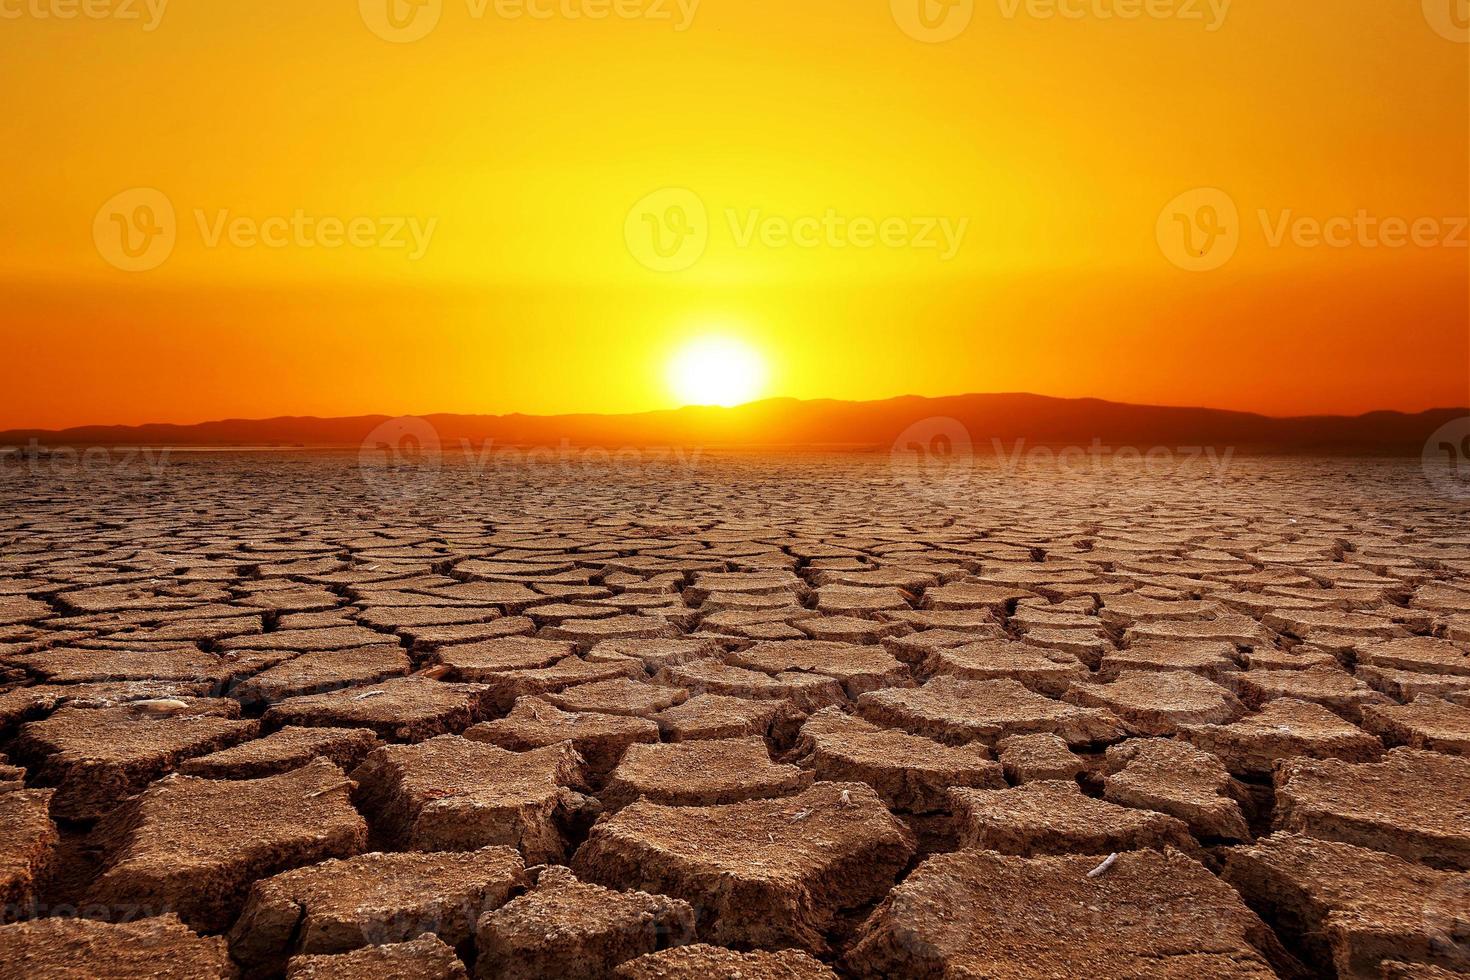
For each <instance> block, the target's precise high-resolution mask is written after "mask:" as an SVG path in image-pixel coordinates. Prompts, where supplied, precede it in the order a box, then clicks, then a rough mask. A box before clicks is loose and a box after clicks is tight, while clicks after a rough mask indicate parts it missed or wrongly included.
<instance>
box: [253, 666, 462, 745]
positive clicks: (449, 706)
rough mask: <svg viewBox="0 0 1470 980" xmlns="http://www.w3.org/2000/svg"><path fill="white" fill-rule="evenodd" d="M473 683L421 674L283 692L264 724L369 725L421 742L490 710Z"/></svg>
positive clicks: (386, 735) (382, 733) (385, 735)
mask: <svg viewBox="0 0 1470 980" xmlns="http://www.w3.org/2000/svg"><path fill="white" fill-rule="evenodd" d="M490 701H491V697H490V694H489V692H488V691H487V690H486V689H485V688H484V687H482V686H480V685H477V684H446V683H444V682H442V681H436V680H431V679H430V678H427V677H420V676H413V677H403V678H395V679H394V680H390V681H384V682H383V683H382V684H376V685H374V686H372V687H367V688H354V689H351V690H346V691H334V692H332V693H330V694H311V695H307V696H305V697H299V698H287V699H286V700H285V701H281V702H279V703H277V704H274V705H271V707H270V710H269V711H267V712H266V713H265V724H266V725H267V726H268V727H273V728H280V727H285V726H287V725H296V726H303V727H310V728H370V729H372V730H373V731H374V732H375V733H377V735H378V737H379V738H382V739H384V740H386V741H390V742H422V741H424V740H425V739H429V738H434V737H435V736H438V735H445V734H451V733H454V732H461V731H464V730H465V729H466V728H468V727H469V726H470V725H472V724H474V723H475V722H477V721H479V720H480V719H481V718H483V717H484V716H485V715H486V714H487V713H488V712H489V710H490Z"/></svg>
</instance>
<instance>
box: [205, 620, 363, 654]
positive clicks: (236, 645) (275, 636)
mask: <svg viewBox="0 0 1470 980" xmlns="http://www.w3.org/2000/svg"><path fill="white" fill-rule="evenodd" d="M386 639H387V640H391V639H392V637H387V638H386ZM384 642H386V640H385V638H384V636H383V634H382V633H379V632H378V631H377V630H370V629H368V628H367V627H365V626H334V627H330V628H328V629H314V630H277V631H276V632H274V633H259V634H256V635H253V636H238V637H234V638H233V639H228V640H224V641H222V642H221V643H220V649H222V650H225V651H229V652H234V651H239V650H288V651H293V652H297V653H311V652H313V651H320V650H351V649H353V648H356V647H373V646H378V645H380V644H382V643H384Z"/></svg>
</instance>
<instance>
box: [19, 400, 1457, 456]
mask: <svg viewBox="0 0 1470 980" xmlns="http://www.w3.org/2000/svg"><path fill="white" fill-rule="evenodd" d="M1467 415H1470V409H1467V408H1445V409H1433V410H1430V411H1425V412H1419V413H1413V414H1409V413H1403V412H1393V411H1380V412H1369V413H1367V414H1365V415H1355V416H1338V415H1316V416H1298V417H1291V418H1278V417H1272V416H1266V415H1258V414H1254V413H1251V412H1235V411H1225V410H1221V409H1212V408H1176V407H1164V406H1155V405H1131V404H1125V403H1121V402H1110V401H1103V400H1101V399H1096V398H1052V397H1048V396H1044V395H1031V394H969V395H953V396H947V397H940V398H925V397H918V396H905V397H901V398H890V399H886V400H882V401H837V400H830V399H819V400H810V401H806V400H797V399H792V398H774V399H767V400H764V401H757V402H751V403H749V404H746V405H740V406H736V407H734V408H715V407H689V408H680V409H671V410H666V411H656V412H643V413H637V414H625V415H539V416H538V415H521V414H514V415H427V416H423V417H422V423H427V425H428V427H429V428H428V429H425V428H424V425H423V424H422V423H420V422H419V421H417V420H414V421H412V422H411V423H407V422H399V423H395V422H394V420H392V419H391V418H390V417H389V416H385V415H364V416H354V417H351V418H314V417H282V418H271V419H225V420H221V421H217V422H201V423H197V424H191V425H176V424H166V423H155V424H148V425H89V426H80V427H77V428H71V429H62V430H43V429H14V430H10V431H5V432H0V446H12V447H14V446H20V447H24V446H29V445H33V444H35V445H40V446H73V447H76V446H178V447H186V446H187V447H231V446H238V447H245V446H250V447H265V446H270V447H297V446H299V447H308V448H318V447H343V448H358V447H361V446H363V445H364V444H365V443H366V444H371V443H374V442H378V441H383V440H387V441H390V442H391V441H394V440H396V439H397V438H398V434H399V433H400V432H402V431H415V432H429V431H432V432H433V433H436V434H437V437H438V439H439V440H440V442H441V444H443V445H445V446H446V447H447V446H459V445H461V444H462V442H468V443H469V444H471V445H475V446H483V445H484V444H485V443H486V442H487V441H491V442H492V444H493V445H501V446H523V447H524V446H560V445H569V446H602V447H608V448H618V447H625V446H707V447H729V448H751V449H756V448H829V449H838V448H842V449H854V450H872V449H882V450H887V449H888V448H890V447H892V446H894V445H895V443H896V442H905V443H908V442H919V443H924V444H928V443H930V442H931V441H932V440H933V439H934V438H935V437H936V436H938V437H941V438H948V439H949V440H950V442H951V443H952V444H958V445H962V444H963V442H964V441H965V440H966V439H968V440H969V442H970V443H971V445H972V446H973V447H974V449H975V451H977V452H988V451H991V450H992V448H994V449H996V450H1001V449H1002V448H1004V449H1005V450H1010V449H1011V448H1012V447H1014V446H1015V445H1016V444H1017V443H1018V442H1019V441H1021V440H1025V442H1026V444H1028V445H1042V444H1045V445H1053V446H1060V445H1078V446H1084V447H1085V446H1089V445H1092V444H1094V443H1095V442H1097V443H1101V444H1102V445H1107V446H1134V447H1139V448H1140V449H1145V450H1146V449H1147V448H1150V447H1153V446H1167V447H1171V448H1176V447H1183V446H1216V447H1221V448H1224V447H1234V448H1236V449H1237V450H1239V451H1251V450H1255V451H1266V452H1270V451H1297V452H1299V451H1317V452H1330V453H1373V454H1385V455H1412V456H1417V455H1419V454H1420V453H1421V451H1422V450H1423V448H1424V444H1425V440H1427V439H1428V438H1429V436H1430V435H1431V434H1432V433H1434V432H1435V430H1436V429H1438V428H1439V427H1440V426H1442V425H1444V424H1445V423H1446V422H1449V421H1450V420H1452V419H1455V418H1459V417H1464V416H1467ZM951 420H952V421H951ZM956 423H958V424H957V425H956Z"/></svg>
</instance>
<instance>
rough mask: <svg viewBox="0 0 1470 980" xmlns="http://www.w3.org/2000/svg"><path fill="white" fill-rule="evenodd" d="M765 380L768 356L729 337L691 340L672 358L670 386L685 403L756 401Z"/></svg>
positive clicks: (682, 402)
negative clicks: (765, 356) (761, 354)
mask: <svg viewBox="0 0 1470 980" xmlns="http://www.w3.org/2000/svg"><path fill="white" fill-rule="evenodd" d="M765 383H766V363H765V360H764V359H763V358H762V357H761V356H760V354H759V353H757V352H756V350H755V349H754V348H753V347H751V346H750V345H749V344H744V343H741V342H740V341H738V340H732V339H730V338H728V337H702V338H700V339H698V340H695V341H691V342H690V343H688V344H685V345H684V346H683V347H682V348H680V349H679V350H678V351H677V352H676V353H675V354H674V356H673V358H671V359H670V361H669V387H670V389H672V390H673V392H674V394H675V395H676V396H677V397H678V399H679V403H680V404H681V405H723V406H726V407H729V406H731V405H739V404H741V403H743V402H748V401H754V400H755V399H756V398H757V397H758V396H759V395H760V393H761V390H762V389H763V388H764V387H765Z"/></svg>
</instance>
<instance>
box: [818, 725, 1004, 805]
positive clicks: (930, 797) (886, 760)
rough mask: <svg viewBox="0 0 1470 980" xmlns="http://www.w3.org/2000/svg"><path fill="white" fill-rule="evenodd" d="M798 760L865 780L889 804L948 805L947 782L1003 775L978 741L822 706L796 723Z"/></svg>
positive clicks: (828, 776) (989, 785) (994, 779)
mask: <svg viewBox="0 0 1470 980" xmlns="http://www.w3.org/2000/svg"><path fill="white" fill-rule="evenodd" d="M801 744H802V755H801V758H800V759H799V760H798V764H799V765H801V766H803V767H804V768H807V769H810V770H812V772H814V773H816V776H817V778H818V779H822V780H826V781H828V782H835V783H841V782H849V783H867V784H868V785H869V786H871V787H873V789H874V790H876V791H877V793H878V796H879V797H880V798H881V799H882V800H883V802H884V804H885V805H887V806H888V807H889V808H890V809H894V810H900V811H904V812H908V813H937V812H943V811H947V810H948V809H949V796H948V791H949V788H950V787H952V786H970V787H976V788H981V789H1000V788H1002V787H1004V786H1005V776H1004V774H1003V773H1002V771H1001V768H1000V765H999V764H998V763H996V762H994V761H992V760H991V758H990V753H989V752H988V751H987V750H986V749H985V748H984V746H982V745H977V744H973V743H972V744H970V745H962V746H950V745H943V744H941V743H939V742H936V741H934V740H932V739H927V738H923V737H920V736H918V735H909V734H906V733H904V732H898V731H894V730H892V729H887V728H879V727H878V726H877V725H873V724H871V723H870V722H866V721H863V720H862V719H861V718H855V717H852V716H851V715H844V714H842V712H841V711H840V709H837V708H825V709H823V710H822V711H819V712H818V713H817V714H815V715H813V716H812V717H811V718H809V719H807V722H806V724H805V725H803V726H802V729H801Z"/></svg>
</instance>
